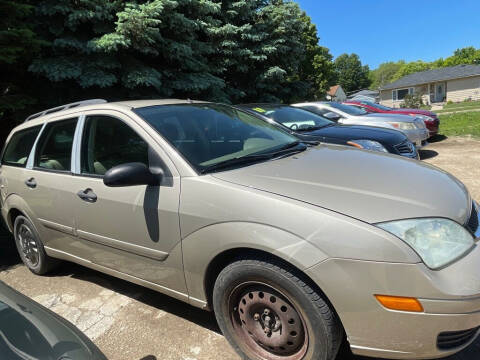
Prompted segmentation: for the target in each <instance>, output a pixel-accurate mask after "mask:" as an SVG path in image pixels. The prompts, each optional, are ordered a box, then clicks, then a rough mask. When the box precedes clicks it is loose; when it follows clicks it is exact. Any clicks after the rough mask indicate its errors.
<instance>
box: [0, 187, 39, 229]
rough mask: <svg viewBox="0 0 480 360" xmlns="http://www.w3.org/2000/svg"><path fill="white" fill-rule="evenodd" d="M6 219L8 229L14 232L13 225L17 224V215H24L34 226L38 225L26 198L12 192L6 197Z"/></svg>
mask: <svg viewBox="0 0 480 360" xmlns="http://www.w3.org/2000/svg"><path fill="white" fill-rule="evenodd" d="M4 208H5V214H6V217H5V220H6V225H7V227H8V230H9V231H10V232H12V233H13V225H14V224H15V219H16V218H17V216H19V215H22V216H25V217H26V218H27V219H29V220H30V221H31V222H32V223H33V224H34V226H35V227H36V223H35V222H34V219H35V217H34V214H33V212H32V210H31V209H30V207H29V206H28V205H27V203H26V202H25V200H23V199H22V198H21V197H20V196H19V195H17V194H11V195H9V196H8V197H7V198H6V199H5V204H4Z"/></svg>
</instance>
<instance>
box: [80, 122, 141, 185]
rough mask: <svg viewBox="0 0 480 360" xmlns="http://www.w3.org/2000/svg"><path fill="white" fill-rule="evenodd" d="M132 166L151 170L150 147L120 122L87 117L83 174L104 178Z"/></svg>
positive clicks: (83, 144)
mask: <svg viewBox="0 0 480 360" xmlns="http://www.w3.org/2000/svg"><path fill="white" fill-rule="evenodd" d="M131 162H140V163H143V164H145V165H147V166H148V144H147V143H146V142H145V141H144V140H143V139H142V138H141V137H140V136H139V135H138V134H137V133H136V132H135V131H134V130H133V129H132V128H131V127H130V126H128V125H127V124H125V123H124V122H123V121H121V120H119V119H116V118H114V117H110V116H88V117H87V120H86V123H85V130H84V133H83V140H82V154H81V166H82V174H87V175H98V176H101V175H104V174H105V173H106V172H107V171H108V170H109V169H111V168H112V167H115V166H117V165H121V164H125V163H131Z"/></svg>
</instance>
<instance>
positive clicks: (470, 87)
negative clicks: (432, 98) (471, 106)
mask: <svg viewBox="0 0 480 360" xmlns="http://www.w3.org/2000/svg"><path fill="white" fill-rule="evenodd" d="M468 99H471V100H480V76H474V77H469V78H464V79H456V80H449V81H447V101H453V102H462V101H464V100H468Z"/></svg>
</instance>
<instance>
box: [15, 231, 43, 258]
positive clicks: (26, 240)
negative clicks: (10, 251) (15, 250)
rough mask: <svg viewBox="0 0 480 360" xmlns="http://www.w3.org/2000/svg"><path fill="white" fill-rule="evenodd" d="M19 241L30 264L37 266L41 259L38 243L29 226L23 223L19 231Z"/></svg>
mask: <svg viewBox="0 0 480 360" xmlns="http://www.w3.org/2000/svg"><path fill="white" fill-rule="evenodd" d="M17 237H18V243H19V244H20V248H21V250H22V253H23V256H24V258H25V259H26V260H27V262H28V263H29V265H31V266H37V265H38V261H39V255H38V244H37V241H36V240H35V237H34V235H33V233H32V231H31V230H30V229H29V227H28V226H27V225H25V224H21V225H20V227H19V228H18V232H17Z"/></svg>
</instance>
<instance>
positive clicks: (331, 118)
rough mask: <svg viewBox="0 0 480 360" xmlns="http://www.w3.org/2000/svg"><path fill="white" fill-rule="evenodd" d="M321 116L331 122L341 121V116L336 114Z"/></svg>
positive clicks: (330, 113)
mask: <svg viewBox="0 0 480 360" xmlns="http://www.w3.org/2000/svg"><path fill="white" fill-rule="evenodd" d="M323 116H324V117H326V118H327V119H329V120H333V121H338V120H340V119H341V116H340V115H338V114H335V113H334V112H328V113H326V114H324V115H323Z"/></svg>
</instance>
